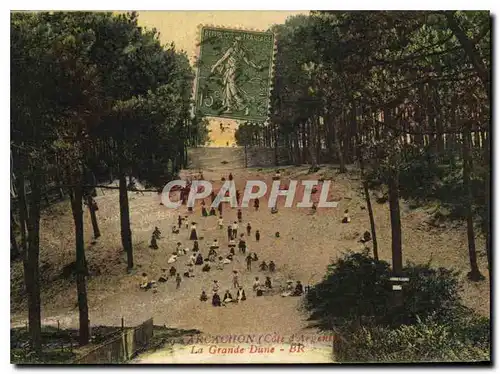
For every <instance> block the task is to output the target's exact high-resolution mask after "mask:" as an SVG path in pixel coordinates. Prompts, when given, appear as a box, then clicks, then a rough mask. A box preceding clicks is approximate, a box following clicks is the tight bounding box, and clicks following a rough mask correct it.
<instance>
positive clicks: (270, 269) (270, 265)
mask: <svg viewBox="0 0 500 374" xmlns="http://www.w3.org/2000/svg"><path fill="white" fill-rule="evenodd" d="M269 271H270V272H275V271H276V264H275V263H274V261H269Z"/></svg>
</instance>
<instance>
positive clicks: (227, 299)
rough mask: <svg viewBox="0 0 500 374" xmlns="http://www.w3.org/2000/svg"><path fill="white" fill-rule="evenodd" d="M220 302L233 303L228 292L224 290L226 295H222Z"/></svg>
mask: <svg viewBox="0 0 500 374" xmlns="http://www.w3.org/2000/svg"><path fill="white" fill-rule="evenodd" d="M222 301H223V302H224V303H230V302H232V301H233V296H232V295H231V293H230V292H229V290H226V293H225V294H224V297H223V298H222Z"/></svg>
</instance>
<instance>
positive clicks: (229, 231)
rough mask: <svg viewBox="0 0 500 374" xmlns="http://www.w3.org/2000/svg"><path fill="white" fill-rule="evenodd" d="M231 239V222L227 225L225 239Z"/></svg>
mask: <svg viewBox="0 0 500 374" xmlns="http://www.w3.org/2000/svg"><path fill="white" fill-rule="evenodd" d="M232 239H233V227H232V226H231V224H229V225H228V226H227V240H228V241H230V240H232Z"/></svg>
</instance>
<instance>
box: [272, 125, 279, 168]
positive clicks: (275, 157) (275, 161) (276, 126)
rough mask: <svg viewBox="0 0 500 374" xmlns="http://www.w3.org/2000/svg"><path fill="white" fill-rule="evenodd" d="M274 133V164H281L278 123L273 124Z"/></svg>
mask: <svg viewBox="0 0 500 374" xmlns="http://www.w3.org/2000/svg"><path fill="white" fill-rule="evenodd" d="M273 133H274V164H275V165H276V166H278V165H279V163H280V161H279V153H278V125H273Z"/></svg>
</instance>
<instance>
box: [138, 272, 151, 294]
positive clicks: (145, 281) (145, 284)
mask: <svg viewBox="0 0 500 374" xmlns="http://www.w3.org/2000/svg"><path fill="white" fill-rule="evenodd" d="M139 287H140V288H141V289H142V290H145V291H146V290H148V289H149V288H150V283H149V280H148V275H147V274H146V273H142V278H141V283H140V284H139Z"/></svg>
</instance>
